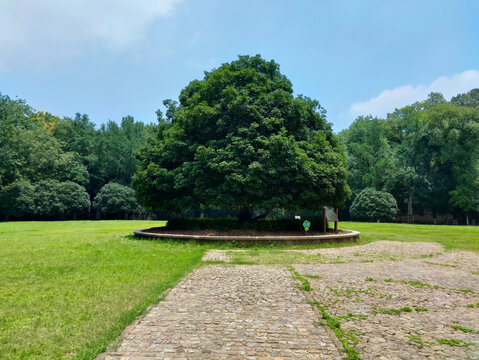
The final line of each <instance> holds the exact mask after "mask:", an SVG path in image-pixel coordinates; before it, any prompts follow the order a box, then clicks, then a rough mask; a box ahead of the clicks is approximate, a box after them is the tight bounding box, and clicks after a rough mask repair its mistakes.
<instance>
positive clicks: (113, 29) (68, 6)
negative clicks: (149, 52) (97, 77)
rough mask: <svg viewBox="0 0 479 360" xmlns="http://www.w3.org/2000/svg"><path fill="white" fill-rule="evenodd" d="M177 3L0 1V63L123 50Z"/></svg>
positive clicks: (54, 59) (153, 0)
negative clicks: (97, 48)
mask: <svg viewBox="0 0 479 360" xmlns="http://www.w3.org/2000/svg"><path fill="white" fill-rule="evenodd" d="M180 1H181V0H136V1H132V0H75V1H69V0H41V1H40V0H2V1H0V63H3V64H4V66H8V65H9V64H10V65H12V64H15V63H17V62H18V61H21V62H28V63H31V64H34V63H36V62H37V63H45V64H49V63H55V62H58V61H61V60H63V59H65V58H70V57H72V56H75V55H77V54H79V53H82V52H84V51H85V50H86V49H88V48H89V47H95V46H106V47H107V48H108V49H109V50H124V49H127V48H128V47H130V46H132V45H134V44H136V43H138V42H139V41H141V40H143V39H144V38H145V37H146V31H147V28H148V25H150V24H151V23H152V22H153V21H154V20H155V19H157V18H159V17H165V16H170V15H172V13H173V10H174V6H175V5H176V4H177V3H179V2H180ZM26 58H29V60H28V59H26Z"/></svg>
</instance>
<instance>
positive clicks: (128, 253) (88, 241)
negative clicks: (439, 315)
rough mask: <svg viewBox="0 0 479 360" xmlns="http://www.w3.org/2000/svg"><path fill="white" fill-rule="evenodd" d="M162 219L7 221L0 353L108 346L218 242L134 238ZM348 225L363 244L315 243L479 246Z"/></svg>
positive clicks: (0, 250)
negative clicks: (409, 243) (425, 243)
mask: <svg viewBox="0 0 479 360" xmlns="http://www.w3.org/2000/svg"><path fill="white" fill-rule="evenodd" d="M161 224H164V222H159V221H157V222H152V221H65V222H11V223H0V359H60V358H62V359H63V358H71V359H92V358H94V357H95V356H96V355H97V354H98V353H100V352H102V351H103V350H104V349H105V348H106V346H107V345H108V344H109V343H110V342H111V341H113V340H114V339H115V338H116V337H117V336H118V335H119V334H120V333H121V332H122V330H123V329H124V328H125V327H126V326H127V325H128V324H129V323H131V322H132V321H133V320H134V319H135V318H136V317H137V316H138V315H139V314H140V313H142V311H144V310H145V309H146V308H147V307H148V305H150V304H152V303H154V302H156V301H158V295H159V294H161V293H162V292H163V291H164V290H166V289H168V288H169V287H172V286H174V284H175V283H176V282H177V281H178V280H179V279H180V278H181V277H183V276H184V275H185V274H187V273H188V272H189V271H191V269H193V268H194V267H195V266H198V265H199V263H200V259H201V257H202V255H203V253H204V252H205V250H207V249H208V248H211V246H214V245H197V244H195V243H191V242H174V241H171V242H164V241H149V240H140V239H137V238H135V237H133V236H132V235H131V234H132V231H133V230H134V229H139V228H146V227H153V226H159V225H161ZM340 224H341V225H340V227H341V228H343V229H353V230H358V231H361V238H360V240H359V242H358V243H346V244H344V243H337V244H324V245H321V246H316V247H331V246H351V245H356V244H365V243H368V242H372V241H377V240H396V241H433V242H438V243H441V244H443V245H445V247H446V249H447V250H453V249H458V250H472V251H479V227H472V226H471V227H466V226H430V225H401V224H377V223H369V224H368V223H346V222H344V223H340ZM310 247H311V246H310ZM223 248H226V249H228V248H231V246H223ZM302 248H304V246H302ZM281 249H282V247H267V248H265V247H260V248H253V249H250V250H249V251H250V252H251V255H252V256H256V257H262V256H266V255H268V254H269V255H271V256H273V255H275V254H276V253H279V254H280V253H281ZM280 255H281V254H280ZM275 256H276V255H275ZM273 257H274V256H273ZM275 261H276V260H275ZM288 261H289V260H288Z"/></svg>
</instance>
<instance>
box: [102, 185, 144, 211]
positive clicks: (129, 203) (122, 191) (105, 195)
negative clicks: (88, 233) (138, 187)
mask: <svg viewBox="0 0 479 360" xmlns="http://www.w3.org/2000/svg"><path fill="white" fill-rule="evenodd" d="M93 206H94V207H95V209H97V210H98V211H100V213H101V215H102V217H105V218H109V217H113V218H118V217H120V216H121V215H124V216H125V218H127V219H128V215H129V214H134V213H138V212H140V206H139V205H138V203H137V202H136V197H135V190H133V189H132V188H130V187H128V186H124V185H120V184H117V183H114V182H110V183H108V184H106V185H105V186H103V187H102V188H101V190H100V191H99V192H98V194H97V195H96V196H95V201H94V202H93Z"/></svg>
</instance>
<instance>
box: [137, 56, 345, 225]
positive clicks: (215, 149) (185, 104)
mask: <svg viewBox="0 0 479 360" xmlns="http://www.w3.org/2000/svg"><path fill="white" fill-rule="evenodd" d="M179 100H180V102H179V104H176V103H174V102H169V103H168V104H167V106H168V108H169V112H170V113H169V115H168V113H167V117H168V119H170V120H171V121H168V119H166V120H164V121H163V122H161V124H160V126H159V128H158V131H157V132H156V133H155V136H153V137H151V138H150V139H149V141H148V144H147V146H145V147H144V148H142V149H141V150H140V152H139V159H140V166H139V171H138V172H137V173H136V174H135V176H134V179H133V186H134V187H135V189H136V190H137V194H138V196H139V200H140V202H141V203H142V204H144V205H146V206H149V207H152V208H160V209H164V210H169V211H174V212H181V211H183V210H186V209H191V208H226V209H229V210H231V211H233V212H234V213H235V214H236V216H237V217H238V218H239V219H240V220H254V219H256V218H260V217H264V216H266V215H267V214H268V213H270V212H271V211H273V210H274V209H286V210H297V209H307V210H312V211H317V210H319V209H321V208H322V206H323V205H332V206H336V207H337V206H342V205H343V204H344V202H345V200H346V199H347V197H348V196H349V188H348V186H347V184H346V158H345V155H344V152H343V149H342V147H341V146H340V145H339V143H338V141H337V138H336V136H335V135H334V134H333V132H332V131H331V125H330V124H329V123H328V122H326V120H325V111H324V109H323V108H322V107H321V106H320V105H319V103H318V102H317V101H316V100H312V99H310V98H307V97H304V96H296V97H294V96H293V89H292V84H291V82H290V81H289V80H288V79H287V78H286V77H285V76H284V75H282V74H281V73H280V71H279V65H278V64H276V63H275V62H274V61H269V62H268V61H265V60H263V59H261V57H260V56H255V57H249V56H240V57H239V59H238V60H236V61H233V62H231V63H227V64H223V65H222V66H220V67H219V68H218V69H215V70H213V71H211V72H206V73H205V77H204V79H203V80H194V81H192V82H191V83H190V84H189V85H188V86H187V87H186V88H184V89H183V90H182V91H181V94H180V96H179ZM255 212H256V213H261V215H256V216H255Z"/></svg>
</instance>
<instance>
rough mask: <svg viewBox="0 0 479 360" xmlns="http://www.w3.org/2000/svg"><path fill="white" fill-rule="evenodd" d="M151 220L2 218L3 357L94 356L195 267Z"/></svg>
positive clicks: (196, 252) (192, 247)
mask: <svg viewBox="0 0 479 360" xmlns="http://www.w3.org/2000/svg"><path fill="white" fill-rule="evenodd" d="M160 224H162V222H152V221H149V222H148V221H65V222H11V223H0V359H40V358H41V359H59V358H72V359H92V358H94V357H95V356H96V355H97V354H98V353H99V352H101V351H103V350H104V349H105V347H106V346H107V345H108V344H109V343H110V342H111V341H112V340H114V339H115V338H116V337H117V336H118V335H119V334H120V333H121V331H122V330H123V329H124V328H125V326H126V325H127V324H129V323H131V322H132V321H133V320H134V319H135V317H137V316H138V315H139V314H140V313H141V312H142V311H144V310H145V309H146V308H147V307H148V305H150V304H151V303H154V302H155V301H158V295H159V294H161V293H162V292H163V291H164V290H165V289H167V288H169V287H171V286H173V285H174V284H175V282H177V281H178V280H179V279H180V278H181V277H183V276H184V275H185V274H186V273H188V272H189V271H190V270H191V269H192V268H193V267H194V266H195V265H197V264H198V263H199V261H200V259H201V257H202V255H203V253H204V250H205V249H206V246H204V245H203V246H200V245H196V244H193V243H186V244H181V243H178V242H159V241H148V240H137V239H136V238H134V237H133V236H131V234H132V231H133V230H134V229H138V228H144V227H152V226H158V225H160Z"/></svg>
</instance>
